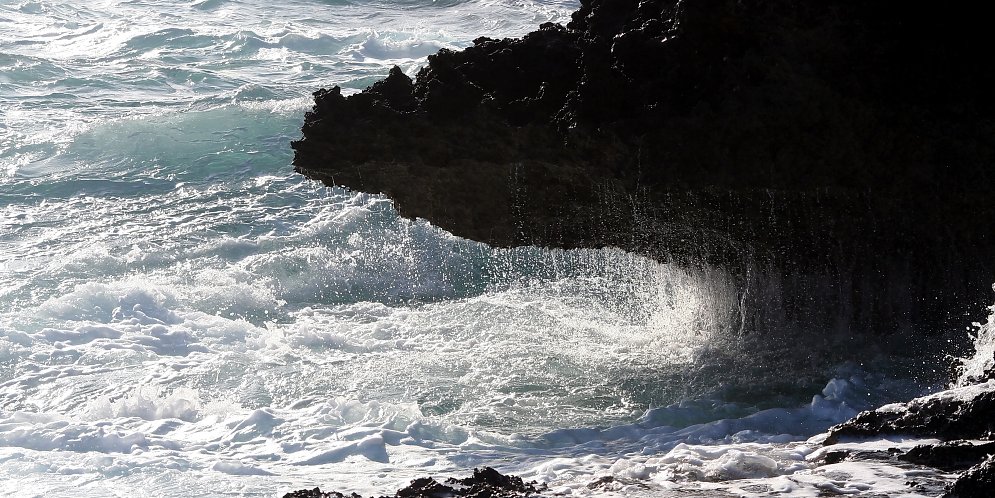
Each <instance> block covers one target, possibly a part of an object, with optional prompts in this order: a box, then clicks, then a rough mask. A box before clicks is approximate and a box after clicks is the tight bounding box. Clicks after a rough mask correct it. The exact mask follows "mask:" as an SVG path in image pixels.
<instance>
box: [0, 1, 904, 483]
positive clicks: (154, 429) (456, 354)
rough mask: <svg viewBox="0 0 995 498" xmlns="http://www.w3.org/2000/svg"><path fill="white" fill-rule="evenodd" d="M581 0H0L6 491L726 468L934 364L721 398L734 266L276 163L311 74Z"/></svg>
mask: <svg viewBox="0 0 995 498" xmlns="http://www.w3.org/2000/svg"><path fill="white" fill-rule="evenodd" d="M575 7H576V5H575V4H574V3H573V2H530V1H493V0H487V1H477V0H473V1H432V2H428V1H394V2H370V1H366V2H351V1H318V0H313V1H306V0H298V1H288V0H284V1H281V2H279V5H275V6H274V5H271V4H270V3H269V2H262V1H261V0H249V1H235V0H204V1H191V2H158V1H149V0H146V1H138V0H134V1H119V0H108V1H100V2H66V1H39V2H13V3H11V2H5V3H4V4H3V5H0V495H8V494H13V493H15V492H16V493H21V495H22V496H34V495H41V494H45V495H46V496H69V495H72V496H94V497H96V496H111V495H118V494H128V495H131V494H135V493H136V492H137V493H138V494H140V495H141V494H146V495H148V496H218V495H228V496H230V495H252V496H275V495H278V494H279V493H282V492H287V491H290V490H292V489H297V488H303V487H313V486H314V485H322V486H324V487H328V488H335V489H339V490H342V491H359V492H362V493H367V494H374V493H385V492H387V491H389V490H392V489H395V488H397V487H399V486H400V485H403V484H405V483H406V482H407V481H408V480H410V479H412V478H414V477H416V476H422V475H425V474H428V473H454V472H463V471H466V470H467V469H469V468H470V467H472V466H474V465H494V466H497V467H499V468H501V469H502V470H505V471H511V472H516V473H520V474H523V475H525V476H526V477H527V478H530V479H538V480H541V481H543V482H546V483H549V484H550V486H551V487H552V488H553V489H555V490H558V492H561V493H567V492H569V493H572V494H579V495H585V494H587V495H590V494H606V493H607V494H610V492H609V491H610V490H609V491H606V490H600V491H596V490H591V489H589V488H588V487H587V484H588V483H590V482H591V481H593V480H594V479H596V478H597V477H599V476H603V475H615V476H618V477H620V478H625V479H634V480H636V481H637V482H638V484H639V485H638V486H636V485H633V486H632V487H631V488H627V489H621V488H620V490H615V491H617V492H620V493H623V494H625V495H632V494H638V493H643V492H645V493H650V494H653V493H656V495H659V494H660V493H662V492H664V491H665V490H668V489H673V487H674V486H678V487H679V485H678V484H674V483H681V482H683V483H685V484H684V485H686V486H689V487H690V488H695V486H697V484H695V483H697V482H699V481H702V480H707V481H721V480H723V479H731V480H733V481H731V482H732V484H729V485H728V486H727V488H728V489H736V488H735V487H736V486H740V485H745V484H743V482H746V481H742V482H740V481H735V480H737V479H740V480H742V479H761V480H762V479H774V478H779V477H783V476H786V475H790V474H792V473H794V472H798V471H800V470H804V469H807V468H808V467H809V466H810V464H809V463H807V462H806V460H805V456H806V455H808V454H810V453H811V452H812V451H813V449H812V448H811V447H809V446H806V445H805V440H806V438H808V437H809V436H811V435H813V434H816V433H818V432H819V431H821V430H824V429H825V428H826V427H828V426H829V425H831V424H832V423H834V422H838V421H841V420H843V419H845V418H847V417H848V416H850V415H852V414H853V413H854V410H856V409H859V408H862V407H867V406H871V405H873V404H875V403H878V402H881V401H883V400H888V399H892V398H895V397H902V396H904V395H906V394H907V393H909V392H913V391H916V390H917V389H920V387H918V386H915V385H914V383H910V382H908V381H900V380H889V379H888V378H887V377H884V376H881V375H878V374H875V373H873V372H872V373H867V372H864V371H863V370H861V369H860V368H857V367H855V366H852V365H844V366H841V367H840V369H839V371H838V372H835V378H833V379H832V380H829V379H830V377H832V376H830V375H829V373H827V376H826V378H820V379H815V380H813V381H806V382H800V383H799V384H800V385H799V387H798V391H797V392H795V393H792V394H790V395H785V394H784V393H782V392H777V393H774V392H771V393H766V391H767V389H766V387H765V386H763V385H758V386H754V387H755V389H753V391H755V393H754V395H752V398H751V399H747V400H743V399H738V400H736V401H733V400H732V399H727V398H724V397H723V396H722V395H721V393H722V387H723V385H725V384H737V383H738V385H742V384H743V383H747V384H748V383H749V382H750V379H749V378H746V379H745V380H744V379H742V378H737V376H739V375H741V374H742V372H735V371H721V370H719V369H717V368H716V367H715V365H716V363H715V361H718V359H721V358H725V357H735V356H736V355H737V354H738V353H739V351H740V350H739V349H738V348H739V346H740V344H739V341H740V339H739V338H737V337H736V335H735V334H734V333H733V332H734V330H732V329H731V328H730V326H729V325H728V324H727V323H726V321H725V315H724V314H723V313H724V312H719V311H716V310H727V309H728V308H729V305H730V304H731V303H732V304H735V302H736V301H735V300H736V296H735V292H734V291H733V290H731V287H730V285H729V282H727V279H725V278H724V277H723V276H722V275H721V274H720V273H715V274H709V273H707V272H689V271H685V270H682V269H679V268H674V267H670V266H667V265H662V264H659V263H656V262H653V261H649V260H646V259H643V258H640V257H637V256H633V255H630V254H626V253H623V252H621V251H617V250H612V249H605V250H598V251H554V250H545V249H539V248H518V249H512V250H496V249H492V248H489V247H487V246H484V245H482V244H478V243H475V242H472V241H467V240H462V239H458V238H456V237H453V236H452V235H450V234H448V233H445V232H443V231H441V230H439V229H437V228H435V227H433V226H431V225H430V224H428V223H427V222H425V221H421V220H420V221H410V220H403V219H400V218H398V217H397V215H396V213H395V212H394V210H393V207H392V205H391V203H390V201H389V199H385V198H383V197H381V196H377V195H369V194H363V193H354V192H348V191H346V190H343V189H328V188H324V187H321V186H319V185H316V184H314V183H312V182H309V181H307V180H305V179H302V178H300V177H299V176H298V175H295V174H293V173H292V167H291V165H290V163H291V160H292V152H291V150H290V147H289V142H290V141H291V140H294V139H297V138H299V136H300V133H299V127H300V125H301V123H302V120H303V114H304V112H305V111H306V110H307V109H309V108H310V105H311V96H310V94H311V92H313V91H314V90H316V89H317V88H319V87H322V86H330V85H332V84H339V85H342V86H343V87H344V88H345V89H346V91H347V92H350V91H351V92H354V91H359V90H361V89H362V88H364V87H366V86H367V85H369V84H370V83H372V82H373V81H375V80H376V79H378V78H380V77H383V76H384V75H386V74H387V71H388V69H389V68H390V67H391V66H393V65H395V64H396V65H399V66H400V67H401V68H402V69H403V70H405V71H406V72H407V73H409V74H414V72H415V71H416V70H417V68H418V67H419V65H420V64H422V63H423V62H424V57H425V56H427V55H428V54H430V53H434V52H435V51H437V50H438V49H439V48H441V47H451V48H459V47H462V46H466V45H467V44H469V43H470V40H472V39H473V38H476V37H478V36H481V35H487V36H494V37H500V36H517V35H521V34H523V33H525V32H528V31H529V30H531V29H533V28H534V26H536V25H538V24H540V23H542V22H547V21H554V22H565V21H566V20H567V19H568V17H569V13H570V11H571V10H573V9H574V8H575ZM799 354H804V351H802V352H800V353H799ZM758 368H759V369H761V370H762V369H763V368H764V366H763V365H760V366H759V367H758ZM769 377H770V375H769V372H768V375H767V378H769ZM827 380H828V384H827V383H826V382H827ZM756 393H759V394H756ZM691 443H693V444H697V445H702V446H701V447H708V448H711V449H709V450H708V451H706V452H703V453H701V454H696V455H697V456H695V457H694V458H691V459H688V458H684V457H681V456H680V455H686V454H687V451H688V450H687V447H686V446H685V445H687V444H691ZM674 451H677V452H678V453H673V452H674ZM681 452H684V453H681ZM758 462H759V463H758ZM737 482H738V483H739V484H737ZM750 482H752V481H750ZM688 483H690V484H688Z"/></svg>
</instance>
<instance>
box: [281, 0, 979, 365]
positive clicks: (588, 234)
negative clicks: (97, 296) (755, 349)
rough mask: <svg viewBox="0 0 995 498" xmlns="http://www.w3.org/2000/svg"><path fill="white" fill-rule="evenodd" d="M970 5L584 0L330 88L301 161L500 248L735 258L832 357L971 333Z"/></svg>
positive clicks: (780, 325)
mask: <svg viewBox="0 0 995 498" xmlns="http://www.w3.org/2000/svg"><path fill="white" fill-rule="evenodd" d="M972 9H973V8H969V7H963V8H957V9H955V8H937V7H936V6H934V5H930V4H923V5H919V4H910V3H907V2H899V1H897V0H889V1H883V2H874V3H873V4H868V3H867V2H858V1H854V0H832V1H826V2H801V1H797V0H775V1H766V0H764V1H761V0H738V1H731V0H685V1H675V0H647V1H642V2H636V1H629V0H583V1H582V2H581V7H580V9H579V10H578V11H577V12H576V13H574V14H573V17H572V21H571V22H570V23H569V24H568V25H567V26H560V25H556V24H544V25H542V26H540V27H539V29H537V30H536V31H535V32H533V33H530V34H528V35H526V36H524V37H523V38H521V39H503V40H496V39H491V38H486V37H482V38H478V39H477V40H474V42H473V45H472V46H470V47H467V48H466V49H464V50H461V51H452V50H441V51H440V52H439V53H438V54H435V55H433V56H430V57H429V59H428V65H427V66H426V67H424V68H422V69H421V70H420V71H419V72H418V74H417V76H416V77H415V79H414V80H412V79H410V78H409V77H408V76H406V75H405V74H403V73H402V72H401V71H400V70H399V69H397V68H395V69H393V70H391V72H390V74H389V76H388V77H387V78H386V79H385V80H383V81H381V82H378V83H376V84H374V85H373V86H371V87H369V88H367V89H366V90H365V91H363V92H361V93H358V94H355V95H351V96H349V97H345V96H343V95H342V93H341V90H340V89H339V88H338V87H334V88H332V89H331V90H320V91H318V92H316V93H315V106H314V109H313V110H312V111H311V112H309V113H307V115H306V117H305V122H304V126H303V128H302V132H303V137H302V138H301V140H299V141H296V142H294V143H293V148H294V150H295V157H294V166H295V168H296V169H297V171H299V172H301V173H303V174H305V175H307V176H309V177H311V178H315V179H319V180H321V181H323V182H325V183H327V184H329V185H344V186H347V187H349V188H353V189H357V190H363V191H369V192H383V193H385V194H387V195H388V196H390V197H391V198H392V199H393V200H394V201H395V205H396V208H397V210H398V212H399V213H400V214H401V215H403V216H407V217H412V218H413V217H421V218H425V219H427V220H429V221H431V222H432V223H433V224H435V225H437V226H440V227H442V228H444V229H446V230H448V231H450V232H452V233H454V234H456V235H459V236H463V237H467V238H471V239H474V240H479V241H483V242H487V243H489V244H492V245H496V246H512V245H530V244H534V245H540V246H551V247H563V248H576V247H604V246H615V247H620V248H622V249H625V250H628V251H632V252H635V253H639V254H643V255H646V256H648V257H651V258H655V259H659V260H662V261H674V262H678V263H682V264H685V265H691V266H696V265H710V266H717V267H720V268H723V269H724V270H726V271H728V272H729V273H730V274H731V275H732V276H733V278H734V279H736V281H737V284H736V285H737V287H738V292H739V294H740V296H739V297H740V298H739V299H732V300H731V301H734V306H737V307H741V308H743V309H742V310H737V311H736V312H731V313H730V316H733V315H734V318H735V319H736V320H738V321H739V325H738V328H739V329H740V330H743V331H746V332H750V331H761V332H763V333H765V334H772V335H777V334H782V333H787V334H789V335H790V334H795V333H798V332H797V331H799V330H803V331H804V333H805V334H807V335H808V336H809V337H818V338H820V340H822V341H825V342H826V343H827V344H828V346H827V347H826V350H827V351H839V350H840V348H842V347H843V345H844V344H850V343H852V342H853V340H854V337H853V336H854V335H855V331H860V332H857V333H858V334H865V333H867V332H864V331H873V332H875V333H881V334H887V333H892V332H903V333H906V334H907V335H914V336H917V337H919V336H923V335H928V334H935V333H939V332H943V331H947V330H954V329H957V330H959V329H960V327H961V325H962V323H963V315H964V313H965V312H977V311H979V310H981V309H982V307H981V303H982V301H983V300H987V292H988V289H989V286H990V284H991V282H992V281H995V267H993V265H992V264H991V259H990V256H991V254H993V253H995V237H993V235H992V234H993V232H992V230H991V227H993V226H995V202H992V200H991V194H990V192H989V188H990V185H992V184H993V181H995V178H993V177H992V168H991V166H992V165H993V164H995V141H992V140H991V137H992V136H995V119H993V116H995V99H993V98H992V95H993V94H992V92H991V89H992V88H995V65H992V64H988V63H986V62H984V61H987V60H988V58H989V57H988V55H989V54H988V53H987V46H988V40H987V36H988V30H987V25H986V24H985V21H984V19H986V18H985V17H984V16H982V15H977V14H976V13H975V14H972V12H971V11H972ZM739 311H745V312H744V313H739ZM789 330H790V331H792V332H785V331H789ZM782 342H790V341H782ZM809 342H811V341H809ZM916 344H918V343H916V342H915V341H906V340H896V341H895V344H894V347H895V348H899V349H906V350H911V349H912V348H914V347H916ZM860 349H861V348H853V347H851V348H850V351H851V352H852V351H855V350H860ZM805 361H807V360H805Z"/></svg>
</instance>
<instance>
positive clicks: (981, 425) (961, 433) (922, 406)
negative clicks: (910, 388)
mask: <svg viewBox="0 0 995 498" xmlns="http://www.w3.org/2000/svg"><path fill="white" fill-rule="evenodd" d="M993 414H995V381H990V382H986V383H984V384H977V385H972V386H966V387H958V388H954V389H950V390H947V391H941V392H939V393H936V394H931V395H929V396H924V397H921V398H916V399H914V400H912V401H909V402H908V403H895V404H891V405H885V406H882V407H881V408H878V409H877V410H871V411H866V412H862V413H860V414H859V415H857V416H856V417H854V418H852V419H850V420H848V421H846V422H844V423H842V424H840V425H837V426H835V427H833V428H832V429H830V430H829V437H828V438H827V439H826V442H825V444H835V443H837V442H838V441H839V440H840V438H847V437H857V438H863V437H877V436H883V435H893V434H895V435H903V434H904V435H912V436H923V437H939V438H941V439H947V440H952V439H995V416H992V415H993Z"/></svg>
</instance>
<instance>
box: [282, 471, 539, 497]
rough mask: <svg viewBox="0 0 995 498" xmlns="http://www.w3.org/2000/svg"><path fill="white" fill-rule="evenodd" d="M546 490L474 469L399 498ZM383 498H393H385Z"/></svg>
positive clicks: (417, 486) (421, 484) (427, 480)
mask: <svg viewBox="0 0 995 498" xmlns="http://www.w3.org/2000/svg"><path fill="white" fill-rule="evenodd" d="M543 489H545V488H544V487H542V486H538V487H537V485H536V483H535V482H531V483H526V482H524V481H523V480H522V478H520V477H516V476H508V475H504V474H501V473H500V472H498V471H496V470H494V469H492V468H490V467H484V468H482V469H474V470H473V475H472V476H471V477H467V478H464V479H454V478H449V479H446V481H445V483H444V484H443V483H440V482H438V481H436V480H435V479H433V478H431V477H423V478H420V479H415V480H414V481H411V484H409V485H408V486H407V487H405V488H402V489H399V490H398V491H397V493H396V494H394V495H393V496H394V497H397V498H451V497H453V498H458V497H467V498H520V497H526V496H530V495H534V494H537V493H539V492H540V491H542V490H543ZM283 498H361V497H360V496H359V495H357V494H355V493H353V494H350V495H344V494H342V493H337V492H334V491H333V492H327V493H323V492H322V491H321V490H320V489H319V488H314V489H313V490H301V491H295V492H293V493H287V494H285V495H284V496H283ZM381 498H390V497H388V496H383V497H381Z"/></svg>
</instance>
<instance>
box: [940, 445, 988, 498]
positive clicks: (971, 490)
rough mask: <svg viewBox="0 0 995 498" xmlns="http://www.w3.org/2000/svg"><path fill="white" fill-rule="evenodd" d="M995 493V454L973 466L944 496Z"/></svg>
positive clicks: (983, 496) (962, 497) (974, 496)
mask: <svg viewBox="0 0 995 498" xmlns="http://www.w3.org/2000/svg"><path fill="white" fill-rule="evenodd" d="M992 493H995V456H991V455H990V456H988V458H987V459H985V461H983V462H981V463H979V464H978V465H976V466H974V467H971V469H970V470H968V471H967V472H965V473H964V474H963V475H962V476H961V477H960V478H959V479H957V482H955V483H954V484H953V486H951V487H950V490H949V491H948V492H947V493H946V494H945V495H943V496H944V498H989V497H990V496H992Z"/></svg>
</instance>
